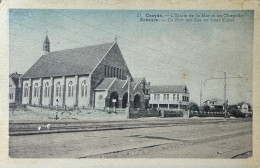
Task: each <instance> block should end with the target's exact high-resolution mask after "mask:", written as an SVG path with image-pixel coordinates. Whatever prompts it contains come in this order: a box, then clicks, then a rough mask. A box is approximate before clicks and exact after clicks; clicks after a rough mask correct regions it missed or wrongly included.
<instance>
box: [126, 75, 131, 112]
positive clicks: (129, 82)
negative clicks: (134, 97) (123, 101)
mask: <svg viewBox="0 0 260 168" xmlns="http://www.w3.org/2000/svg"><path fill="white" fill-rule="evenodd" d="M127 83H128V88H127V90H128V94H127V107H128V108H130V85H131V77H130V76H129V75H127Z"/></svg>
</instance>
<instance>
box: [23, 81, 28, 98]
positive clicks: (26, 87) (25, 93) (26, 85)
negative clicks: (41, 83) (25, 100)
mask: <svg viewBox="0 0 260 168" xmlns="http://www.w3.org/2000/svg"><path fill="white" fill-rule="evenodd" d="M28 96H29V86H28V83H26V84H25V85H24V97H28Z"/></svg>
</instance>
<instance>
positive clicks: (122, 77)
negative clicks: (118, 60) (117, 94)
mask: <svg viewBox="0 0 260 168" xmlns="http://www.w3.org/2000/svg"><path fill="white" fill-rule="evenodd" d="M124 75H125V74H124V69H122V76H121V79H124Z"/></svg>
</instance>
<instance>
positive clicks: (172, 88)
mask: <svg viewBox="0 0 260 168" xmlns="http://www.w3.org/2000/svg"><path fill="white" fill-rule="evenodd" d="M189 99H190V93H189V91H188V88H187V86H186V85H154V86H153V85H151V86H150V101H149V104H150V107H151V108H167V109H185V108H186V107H187V106H188V104H189V101H190V100H189Z"/></svg>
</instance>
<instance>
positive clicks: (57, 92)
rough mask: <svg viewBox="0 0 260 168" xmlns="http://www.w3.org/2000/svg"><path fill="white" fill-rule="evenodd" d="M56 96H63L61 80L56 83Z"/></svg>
mask: <svg viewBox="0 0 260 168" xmlns="http://www.w3.org/2000/svg"><path fill="white" fill-rule="evenodd" d="M56 97H61V85H60V82H57V84H56Z"/></svg>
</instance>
